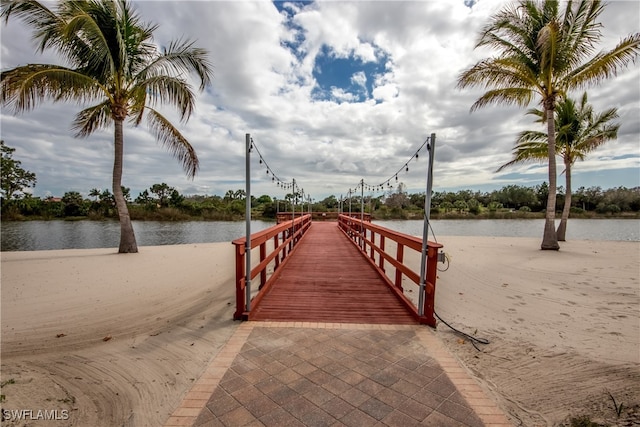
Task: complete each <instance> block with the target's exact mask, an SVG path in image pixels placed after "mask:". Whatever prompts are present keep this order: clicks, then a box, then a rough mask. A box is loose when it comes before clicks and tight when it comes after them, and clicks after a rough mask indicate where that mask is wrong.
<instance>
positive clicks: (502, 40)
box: [458, 0, 640, 250]
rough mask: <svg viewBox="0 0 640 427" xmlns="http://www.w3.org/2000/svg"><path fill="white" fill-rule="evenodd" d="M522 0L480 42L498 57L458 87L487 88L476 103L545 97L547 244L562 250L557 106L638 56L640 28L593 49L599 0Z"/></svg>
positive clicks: (489, 27) (493, 21) (521, 103)
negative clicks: (558, 231)
mask: <svg viewBox="0 0 640 427" xmlns="http://www.w3.org/2000/svg"><path fill="white" fill-rule="evenodd" d="M562 4H563V5H564V9H563V10H562V11H561V10H560V8H559V6H560V2H559V1H558V0H544V1H542V2H540V1H536V0H520V1H519V2H518V3H516V4H509V5H507V6H505V7H504V8H503V9H502V10H501V11H500V12H498V13H497V14H496V15H494V16H493V17H492V18H491V20H490V22H489V23H488V24H487V25H486V26H485V27H484V28H483V30H482V31H481V33H480V37H479V40H478V42H477V44H476V47H481V46H488V47H493V48H495V49H496V50H497V51H498V56H497V57H491V58H488V59H484V60H482V61H479V62H478V63H476V64H475V65H473V66H472V67H471V68H469V69H468V70H465V71H463V72H462V73H461V74H460V75H459V77H458V87H460V88H465V87H478V86H479V87H484V88H485V89H487V92H485V93H484V94H483V95H482V96H481V97H480V98H479V99H478V100H477V101H476V102H475V103H474V104H473V105H472V107H471V111H474V110H476V109H478V108H480V107H484V106H486V105H488V104H492V103H495V104H506V105H518V106H522V107H524V106H527V105H529V104H530V103H531V101H532V100H533V99H534V98H536V97H539V101H540V103H541V105H542V107H543V109H544V111H545V119H546V121H547V135H548V144H547V159H548V162H549V196H548V199H547V209H546V215H545V227H544V234H543V238H542V244H541V248H542V249H545V250H546V249H550V250H558V249H559V248H560V246H559V244H558V240H557V237H556V230H555V210H556V206H555V205H556V186H557V182H556V159H555V157H556V141H555V137H556V131H555V121H554V111H555V109H556V105H557V103H558V101H559V100H561V99H562V98H563V97H565V96H566V94H567V92H568V91H570V90H571V89H575V88H579V87H583V86H587V85H590V84H595V83H599V82H601V81H602V80H604V79H606V78H608V77H611V76H614V75H616V74H617V72H618V70H620V69H621V68H622V67H625V66H626V65H627V64H629V62H630V61H633V60H635V58H636V57H637V56H638V53H639V52H640V33H635V34H632V35H629V36H627V37H625V38H624V39H622V40H621V41H620V43H618V45H617V46H616V47H615V48H613V49H611V50H610V51H606V52H598V53H596V54H593V52H594V49H595V46H596V44H597V42H598V41H599V40H600V37H601V33H600V28H601V24H600V23H599V22H598V21H597V19H598V16H599V15H600V13H601V12H602V11H603V8H604V5H603V4H602V2H601V1H600V0H580V1H575V2H574V1H572V0H569V1H567V2H562Z"/></svg>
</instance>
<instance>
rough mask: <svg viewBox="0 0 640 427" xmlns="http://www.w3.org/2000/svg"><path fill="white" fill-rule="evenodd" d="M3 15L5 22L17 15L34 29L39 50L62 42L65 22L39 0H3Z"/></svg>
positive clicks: (41, 50) (34, 37)
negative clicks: (61, 31)
mask: <svg viewBox="0 0 640 427" xmlns="http://www.w3.org/2000/svg"><path fill="white" fill-rule="evenodd" d="M1 8H2V15H1V16H2V17H3V18H4V19H5V22H8V21H9V17H10V16H12V15H15V16H16V17H17V18H18V19H20V20H23V21H24V22H25V23H26V24H27V25H28V26H29V27H31V28H33V29H34V32H33V36H32V38H33V40H34V41H36V42H38V50H39V51H40V52H43V51H44V50H45V49H47V48H50V47H56V46H57V47H59V46H60V45H61V44H62V39H61V36H60V31H59V30H60V27H61V26H62V25H64V22H63V21H62V20H60V19H59V17H58V16H57V15H56V14H55V13H54V12H52V11H51V10H50V9H49V8H47V7H46V6H44V5H43V4H41V3H40V2H37V1H30V0H2V3H1Z"/></svg>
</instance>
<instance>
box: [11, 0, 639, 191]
mask: <svg viewBox="0 0 640 427" xmlns="http://www.w3.org/2000/svg"><path fill="white" fill-rule="evenodd" d="M473 3H475V4H473ZM504 4H505V3H504V1H497V0H478V1H475V2H473V1H472V0H433V1H410V2H409V1H407V2H404V1H367V2H365V1H346V2H333V1H325V2H313V3H308V2H305V3H301V2H296V3H289V2H284V3H281V2H278V3H272V2H269V1H177V0H176V1H142V0H139V1H135V2H134V5H135V8H136V10H137V11H138V12H139V13H140V15H141V16H142V18H143V20H144V21H147V22H149V21H151V22H155V23H157V24H159V25H160V27H159V28H158V30H157V31H156V33H155V39H154V41H155V42H156V43H157V44H158V46H160V47H162V46H166V45H167V44H168V43H169V41H171V40H174V39H178V38H184V37H186V38H191V39H194V40H196V41H197V43H196V44H197V45H198V46H200V47H203V48H206V49H207V50H208V51H209V52H210V59H211V62H212V63H213V64H214V73H215V76H214V80H213V84H212V86H211V87H209V88H207V89H206V91H205V92H203V93H201V94H199V95H198V102H197V108H196V111H195V114H193V116H192V117H191V119H190V121H189V122H188V123H186V124H180V123H179V120H178V117H177V115H176V114H175V111H173V110H171V109H163V110H162V112H163V113H165V115H167V116H168V117H170V118H171V119H172V120H174V123H175V124H177V125H178V127H179V128H180V130H181V131H182V132H183V134H184V135H185V136H186V137H187V138H188V139H189V141H190V142H191V144H192V145H193V146H194V148H195V149H196V152H197V153H198V156H199V159H200V170H199V172H198V174H197V176H196V177H195V179H194V180H188V179H186V177H185V175H184V173H183V171H182V169H181V166H180V164H179V163H178V161H176V160H175V159H173V158H172V157H171V155H170V154H169V153H168V152H166V151H165V150H164V149H163V148H162V147H161V146H160V145H159V144H158V143H157V142H155V140H154V139H153V137H152V136H151V135H150V133H149V132H148V131H147V129H146V127H145V126H144V124H143V125H141V126H140V127H139V128H131V127H128V128H126V129H125V165H124V166H125V169H124V176H123V184H124V185H125V186H127V187H129V188H130V189H131V194H132V195H133V197H136V196H137V195H138V194H139V192H140V191H142V190H144V189H147V188H149V187H150V186H151V185H153V184H155V183H162V182H164V183H167V184H168V185H170V186H172V187H175V188H177V189H178V190H179V191H180V192H181V193H182V194H187V195H191V194H209V195H211V194H218V195H223V194H224V193H225V192H226V191H227V190H230V189H231V190H236V189H243V188H244V185H245V184H244V177H245V134H246V133H249V134H251V136H252V138H253V140H254V142H255V144H256V146H257V148H258V150H259V151H260V153H261V154H262V157H263V159H264V161H265V162H266V164H267V165H268V166H269V168H270V169H271V171H272V172H274V173H275V174H276V175H277V177H278V178H279V179H281V180H282V181H283V182H290V181H291V180H292V179H296V181H297V183H298V184H299V185H300V186H301V187H302V188H303V189H304V191H305V193H306V194H310V195H311V197H313V198H314V199H315V200H321V199H322V198H324V197H326V196H329V195H335V196H337V197H340V195H346V193H347V192H348V190H349V189H350V188H351V189H353V188H355V187H356V186H357V184H358V183H359V182H360V181H361V180H364V182H365V183H367V184H370V185H377V184H381V183H383V182H386V181H387V180H389V179H390V180H391V184H393V185H394V186H395V185H396V179H395V175H396V173H397V175H398V181H397V182H403V183H404V184H405V185H406V186H407V188H408V189H409V191H410V192H418V191H424V189H425V185H426V182H425V181H426V180H425V176H426V169H427V165H428V160H427V152H426V151H425V150H424V149H423V150H422V151H421V152H420V153H419V158H418V159H417V160H416V159H415V158H413V159H412V157H413V156H414V154H415V153H416V150H418V148H419V147H420V146H422V144H423V142H424V141H425V140H426V138H427V137H428V136H429V135H430V134H431V133H435V134H436V144H435V147H436V150H435V151H436V153H435V159H434V160H435V161H434V164H435V165H434V190H435V191H443V190H451V191H456V190H459V189H473V190H480V191H490V190H493V189H498V188H501V187H503V186H505V185H508V184H517V185H523V186H535V185H538V184H540V183H542V182H543V181H546V176H547V175H546V166H545V165H525V166H521V167H513V168H510V169H508V170H505V171H504V172H502V173H495V170H496V169H497V168H498V167H499V166H500V165H502V164H504V163H506V162H507V161H509V159H510V157H511V154H510V151H511V148H512V146H513V143H514V140H515V138H516V135H517V134H518V133H519V132H520V131H523V130H527V129H535V128H536V127H537V126H538V125H537V124H535V123H534V122H533V119H532V117H531V116H525V115H524V113H525V109H520V108H515V107H514V108H507V107H496V106H489V107H486V108H483V109H481V110H478V111H476V112H474V113H470V112H469V108H470V107H471V105H472V103H473V102H474V101H475V100H476V99H477V98H478V97H479V96H480V95H481V93H482V92H481V91H480V90H468V89H467V90H459V89H456V81H457V77H458V75H459V73H460V72H461V71H462V70H464V69H466V68H468V67H469V66H471V65H472V64H474V63H475V62H477V61H478V60H480V59H482V58H485V57H487V56H490V55H491V54H492V52H491V51H489V50H483V49H475V50H474V44H475V42H476V40H477V34H478V30H479V28H481V27H482V26H483V25H484V24H485V23H486V22H487V19H488V17H489V16H490V15H491V14H492V13H494V12H495V11H497V10H498V9H500V7H501V6H503V5H504ZM639 16H640V2H637V1H613V2H610V3H609V5H608V6H607V8H606V9H605V12H604V13H603V14H602V15H601V22H602V23H603V30H602V33H603V39H602V42H601V45H600V47H601V48H611V47H613V46H614V45H615V44H616V43H618V42H619V40H620V39H621V37H623V36H626V35H628V34H630V33H633V32H638V31H640V23H639V22H640V21H639V19H638V17H639ZM1 37H2V50H1V57H0V59H1V67H2V70H6V69H9V68H13V67H15V66H18V65H25V64H28V63H60V61H59V60H58V58H56V57H55V55H54V54H53V53H51V52H46V53H45V54H36V53H35V48H34V44H33V42H31V37H30V32H28V31H27V30H26V28H25V27H24V25H23V24H22V23H21V22H20V21H17V20H12V21H10V22H9V23H8V24H6V23H5V22H4V21H3V22H2V24H1ZM577 95H579V94H574V96H577ZM589 100H590V102H591V103H592V104H593V105H594V107H595V109H596V111H601V110H603V109H606V108H610V107H617V108H618V111H619V115H620V119H619V121H620V122H621V123H622V126H621V128H620V131H619V135H618V140H617V141H614V142H609V143H608V144H606V145H605V146H603V147H601V148H599V149H598V150H597V151H596V152H594V153H592V154H591V155H590V156H589V157H588V158H587V160H586V161H584V162H580V163H579V164H577V165H576V167H575V169H574V175H573V177H574V179H573V185H574V188H576V189H577V188H578V187H580V186H585V187H590V186H596V185H597V186H601V187H603V188H611V187H618V186H626V187H634V186H639V185H640V64H638V63H636V64H634V65H632V66H631V67H630V68H629V69H628V70H626V71H625V72H623V73H620V74H619V75H618V76H617V77H616V78H614V79H611V80H609V81H606V82H604V83H603V84H602V85H601V86H600V87H598V88H590V89H589ZM530 107H532V108H533V107H537V105H536V104H532V105H531V106H530ZM81 108H82V106H78V105H75V104H43V105H41V106H39V107H38V108H37V109H35V110H32V111H30V112H27V113H24V114H21V115H19V116H15V115H13V112H12V111H9V110H8V109H6V108H3V109H2V111H1V117H0V119H1V126H2V127H1V136H2V139H3V140H4V141H5V143H6V144H7V145H9V146H10V147H14V148H16V152H15V154H14V158H16V159H18V160H21V161H22V166H23V167H24V168H25V169H27V170H30V171H32V172H35V173H36V175H37V178H38V184H37V186H36V188H35V190H34V194H35V195H36V196H48V195H53V196H62V195H63V194H64V193H65V192H66V191H79V192H81V193H82V194H84V195H86V194H87V193H88V192H89V190H90V189H92V188H98V189H110V185H111V173H112V165H113V142H112V140H113V137H112V131H111V130H108V131H101V132H97V133H95V134H93V135H92V136H90V137H88V138H86V139H74V138H73V136H72V131H71V130H70V127H71V123H72V121H73V118H74V116H75V114H76V113H77V112H78V111H80V109H81ZM259 157H260V156H258V155H257V153H255V152H254V154H252V158H251V167H252V179H251V185H252V190H253V191H252V193H253V194H254V195H256V196H258V195H261V194H268V195H270V196H272V197H277V198H282V197H284V195H285V194H286V193H287V192H288V191H287V190H285V189H282V188H281V187H280V186H278V185H277V184H276V183H274V182H273V181H272V175H271V174H268V173H267V170H266V168H265V165H264V163H263V164H260V159H259ZM410 160H411V161H410ZM560 163H561V162H560ZM406 166H408V169H409V171H408V172H407V171H406ZM558 172H562V168H561V167H559V169H558ZM563 182H564V175H561V176H559V183H563ZM367 193H369V192H367ZM371 194H375V195H377V194H380V193H371Z"/></svg>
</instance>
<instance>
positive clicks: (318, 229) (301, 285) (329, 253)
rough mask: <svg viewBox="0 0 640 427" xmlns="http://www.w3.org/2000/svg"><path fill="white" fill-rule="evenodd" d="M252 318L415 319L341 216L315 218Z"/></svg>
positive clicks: (405, 321) (402, 321) (412, 321)
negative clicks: (346, 230)
mask: <svg viewBox="0 0 640 427" xmlns="http://www.w3.org/2000/svg"><path fill="white" fill-rule="evenodd" d="M298 245H299V246H298V247H297V248H296V250H295V254H294V255H293V256H292V257H291V259H290V260H288V262H287V263H286V264H285V265H283V266H282V267H281V269H280V271H279V272H278V273H279V274H278V277H277V278H276V279H275V281H274V282H273V284H272V285H271V286H269V288H268V289H267V290H266V292H265V294H264V296H263V297H262V299H261V301H260V303H259V304H257V306H256V307H255V308H254V309H253V310H252V311H251V314H250V316H249V319H250V320H275V321H305V322H336V323H369V324H416V323H418V322H417V320H416V319H415V318H414V316H412V315H411V313H410V312H409V311H408V310H407V309H406V307H405V306H404V305H403V304H402V303H401V302H400V300H398V298H397V297H396V296H395V295H394V293H393V292H392V291H391V289H390V288H389V286H388V285H387V284H386V283H385V282H384V280H383V279H382V278H381V277H380V275H379V274H378V272H377V271H376V270H375V268H374V266H372V265H371V263H370V262H369V261H368V260H367V259H366V258H365V255H363V254H362V253H361V252H360V251H359V250H358V249H357V247H355V246H354V245H353V243H352V242H351V241H350V240H349V239H348V238H347V237H346V236H345V235H344V233H342V231H341V230H340V228H339V227H338V224H337V222H313V225H312V226H311V227H310V229H309V231H307V234H306V235H305V237H304V239H302V240H301V241H300V242H299V243H298Z"/></svg>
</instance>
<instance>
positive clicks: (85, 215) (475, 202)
mask: <svg viewBox="0 0 640 427" xmlns="http://www.w3.org/2000/svg"><path fill="white" fill-rule="evenodd" d="M123 194H124V196H125V199H126V200H127V204H128V208H129V212H130V215H131V219H133V220H150V221H198V220H204V221H207V220H208V221H236V220H243V219H244V216H245V203H246V202H245V201H246V194H245V191H244V190H236V191H233V190H229V191H227V193H226V194H225V195H224V196H218V195H212V196H209V195H182V194H180V193H179V191H178V190H176V189H175V188H173V187H170V186H169V185H167V184H166V183H161V184H154V185H152V186H151V187H150V188H149V189H147V190H144V191H143V192H141V193H140V194H139V195H138V196H137V197H136V198H135V199H132V197H131V195H130V191H129V189H128V188H123ZM547 194H548V185H547V184H546V183H543V184H541V185H537V186H535V187H523V186H519V185H507V186H505V187H503V188H501V189H499V190H494V191H491V192H480V191H475V192H474V191H471V190H461V191H457V192H447V191H443V192H438V191H436V192H434V193H433V195H432V198H431V218H433V219H511V218H520V219H522V218H531V219H533V218H544V216H545V207H546V200H547ZM556 197H557V206H559V207H561V206H563V204H564V197H565V196H564V190H563V188H562V187H560V188H559V189H558V192H557V196H556ZM299 200H300V198H299V197H298V201H296V195H295V194H291V193H290V194H287V195H286V196H284V197H283V198H282V199H276V198H272V197H271V196H269V195H261V196H259V197H255V196H251V206H252V218H253V219H263V220H271V219H275V217H276V214H277V212H291V209H292V206H295V210H296V212H297V213H299V212H302V211H304V212H309V211H311V212H338V211H340V206H341V203H340V200H339V199H337V198H336V197H335V196H329V197H327V198H325V199H323V200H319V201H313V202H312V203H311V204H309V203H306V202H305V203H304V204H302V203H300V201H299ZM424 202H425V193H424V192H422V193H414V194H409V193H408V192H407V191H405V187H404V185H403V184H402V183H400V185H398V186H397V188H396V189H394V190H391V191H388V192H387V193H385V194H382V195H379V196H368V195H365V196H364V203H362V201H361V199H360V196H353V197H352V198H351V200H350V201H349V199H344V200H343V201H342V212H352V213H359V212H360V210H361V206H363V205H364V211H365V212H366V213H371V214H372V218H373V219H374V220H375V219H422V218H424ZM349 206H351V207H349ZM570 216H571V218H640V187H635V188H625V187H618V188H611V189H606V190H603V189H602V188H600V187H590V188H584V187H581V188H579V189H578V190H577V191H575V192H574V194H573V197H572V199H571V214H570ZM1 218H2V220H3V221H16V220H17V221H20V220H53V219H65V220H85V219H89V220H106V219H114V220H117V219H118V211H117V208H116V203H115V200H114V197H113V195H112V194H111V192H110V191H109V190H102V191H101V190H98V189H95V188H94V189H92V190H90V191H89V192H88V197H83V196H82V194H80V193H79V192H77V191H69V192H66V193H65V194H64V195H63V196H62V197H47V198H40V197H34V196H32V195H30V194H29V193H23V194H19V195H17V197H16V196H15V195H14V197H13V198H11V199H6V198H2V215H1Z"/></svg>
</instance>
